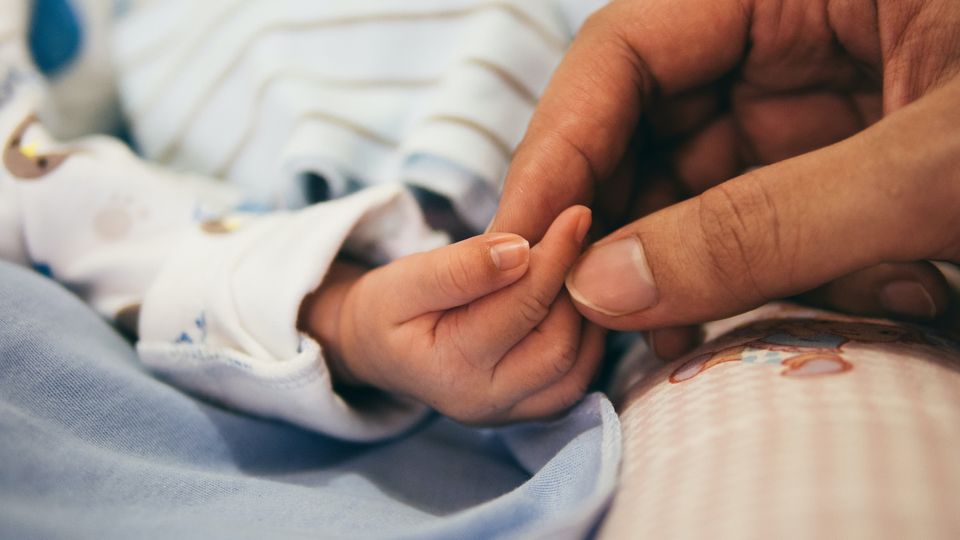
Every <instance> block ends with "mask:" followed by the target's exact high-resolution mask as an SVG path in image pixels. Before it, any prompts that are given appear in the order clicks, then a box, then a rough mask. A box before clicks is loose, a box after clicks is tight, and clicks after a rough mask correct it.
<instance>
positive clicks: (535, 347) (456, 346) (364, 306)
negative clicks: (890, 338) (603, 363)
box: [300, 207, 603, 424]
mask: <svg viewBox="0 0 960 540" xmlns="http://www.w3.org/2000/svg"><path fill="white" fill-rule="evenodd" d="M589 226H590V212H589V210H587V209H586V208H583V207H574V208H571V209H568V210H567V211H566V212H564V213H563V214H561V215H560V216H559V217H558V218H557V220H556V221H555V222H554V223H553V225H552V226H551V228H550V230H549V231H548V232H547V234H546V236H545V237H544V239H543V241H542V242H541V243H539V244H538V245H536V246H534V247H533V248H531V247H530V246H529V244H528V243H527V242H526V241H525V240H524V239H523V238H521V237H519V236H517V235H513V234H486V235H482V236H477V237H474V238H471V239H468V240H465V241H463V242H460V243H457V244H454V245H451V246H447V247H443V248H439V249H436V250H433V251H430V252H426V253H422V254H417V255H413V256H409V257H406V258H403V259H400V260H397V261H395V262H393V263H391V264H389V265H386V266H383V267H381V268H378V269H376V270H372V271H369V272H364V271H363V270H362V269H360V268H358V267H353V266H350V265H346V264H339V265H337V266H335V267H334V268H333V269H332V271H331V272H330V273H329V274H328V275H327V279H326V281H325V282H324V284H323V285H322V286H321V287H320V288H319V289H318V290H317V292H316V293H315V294H313V295H311V296H310V297H308V298H307V300H306V301H305V302H304V304H303V306H302V310H301V319H300V325H301V327H302V328H303V329H304V330H306V331H307V332H308V333H309V334H311V335H312V336H314V337H315V338H317V339H318V341H319V342H320V343H321V344H322V345H323V346H324V349H325V353H326V357H327V360H328V363H329V364H330V366H331V371H332V372H333V374H334V377H335V378H336V379H337V380H338V381H339V382H340V383H341V384H347V385H353V386H372V387H375V388H378V389H381V390H384V391H387V392H390V393H394V394H399V395H403V396H408V397H412V398H415V399H417V400H420V401H422V402H425V403H427V404H429V405H430V406H432V407H433V408H435V409H437V410H438V411H440V412H441V413H443V414H446V415H448V416H450V417H452V418H454V419H457V420H460V421H463V422H467V423H481V424H495V423H502V422H509V421H518V420H525V419H531V418H540V417H544V416H549V415H551V414H555V413H557V412H560V411H562V410H564V409H566V408H568V407H569V406H571V405H573V404H574V403H576V402H577V401H578V400H579V399H580V397H581V396H582V395H583V393H584V391H585V390H586V388H587V386H588V385H589V383H590V381H591V380H592V378H593V376H594V373H595V372H596V369H597V367H598V365H599V361H600V357H601V355H602V349H603V332H602V331H601V330H600V329H599V328H597V327H594V326H591V325H587V324H585V323H583V322H582V319H581V318H580V317H579V315H578V314H577V312H576V310H575V309H574V308H573V306H572V304H571V303H570V301H569V299H568V298H567V296H566V293H565V292H563V290H562V288H563V281H564V277H565V276H566V274H567V271H568V270H569V268H570V265H571V264H572V263H573V261H574V260H575V259H576V257H577V255H578V254H579V253H580V250H581V244H582V242H583V238H584V236H585V235H586V232H587V229H588V228H589Z"/></svg>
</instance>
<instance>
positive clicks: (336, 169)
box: [114, 0, 599, 228]
mask: <svg viewBox="0 0 960 540" xmlns="http://www.w3.org/2000/svg"><path fill="white" fill-rule="evenodd" d="M127 4H128V5H127V6H126V7H125V8H124V9H122V10H121V14H120V17H119V20H118V22H117V24H116V32H115V43H114V49H115V51H117V52H116V65H117V69H118V71H119V79H120V93H121V96H122V100H123V104H124V108H125V111H126V113H127V116H128V117H129V119H130V121H131V123H132V125H133V128H134V133H135V136H136V140H137V141H138V143H139V144H140V145H141V147H142V150H143V151H144V153H145V154H146V156H147V157H148V158H151V159H153V160H157V161H159V162H161V163H166V164H172V165H175V166H177V167H179V168H184V169H189V170H192V171H196V172H201V173H205V174H208V175H213V176H217V177H223V178H228V179H230V180H232V181H235V182H237V183H239V184H241V185H242V186H243V187H244V188H245V189H246V190H248V191H249V192H250V193H251V194H252V195H254V196H256V197H257V198H258V199H259V200H261V201H262V202H265V203H273V204H276V203H278V201H281V200H284V199H285V198H286V196H285V195H284V193H285V190H289V189H290V188H291V186H292V185H295V184H291V183H295V182H296V181H297V179H298V178H302V177H303V175H304V174H305V173H312V174H314V175H319V176H321V177H323V178H324V179H325V180H326V181H327V182H328V183H329V188H330V195H331V196H332V197H337V196H340V195H343V194H344V193H345V192H346V191H347V190H348V189H349V180H351V179H355V180H359V181H360V182H361V183H362V184H367V185H369V184H378V183H393V182H407V183H410V184H415V185H419V186H421V187H425V188H427V189H431V190H433V191H436V192H438V193H441V194H445V195H447V196H448V197H450V198H451V199H452V200H453V202H454V205H455V207H456V208H457V209H458V210H459V211H460V212H461V214H462V215H463V216H464V217H465V218H466V220H467V221H468V222H470V224H471V225H473V226H474V227H475V228H482V227H483V226H484V225H485V224H486V221H487V220H488V219H489V218H490V217H491V215H492V212H493V211H494V209H495V205H496V199H497V195H498V193H499V186H500V182H501V180H502V177H503V176H504V174H505V171H506V167H507V164H508V162H509V160H510V158H511V155H512V152H513V150H514V148H515V147H516V146H517V144H518V143H519V141H520V139H521V137H522V136H523V133H524V129H525V128H526V125H527V122H528V121H529V119H530V116H531V114H532V112H533V109H534V106H535V104H536V100H537V97H538V96H539V94H540V93H541V92H542V91H543V89H544V87H545V85H546V83H547V81H548V79H549V77H550V74H551V72H552V71H553V69H554V68H555V67H556V65H557V64H558V62H559V60H560V58H561V56H562V54H563V53H564V50H565V49H566V47H567V45H568V43H569V42H570V40H571V38H572V35H573V31H574V27H575V25H577V24H579V22H580V19H582V17H583V15H584V14H585V13H586V12H588V11H589V10H587V9H584V8H583V6H584V5H594V6H596V5H597V4H599V2H597V1H595V0H594V1H591V2H578V3H577V4H579V9H577V10H572V9H571V8H570V5H572V4H574V2H567V1H560V0H443V1H438V0H408V1H405V2H396V1H393V0H359V1H349V2H345V1H343V2H334V1H325V2H318V1H314V0H273V1H270V2H267V1H256V0H210V1H205V2H193V1H190V0H166V1H163V2H160V1H141V2H128V3H127ZM420 156H430V157H431V158H434V159H433V161H430V162H428V164H429V166H427V167H424V166H422V165H423V160H420V159H417V158H418V157H420ZM437 161H439V162H441V163H443V164H444V166H440V167H438V166H436V163H437Z"/></svg>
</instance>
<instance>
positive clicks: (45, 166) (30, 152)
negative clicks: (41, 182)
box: [3, 115, 72, 180]
mask: <svg viewBox="0 0 960 540" xmlns="http://www.w3.org/2000/svg"><path fill="white" fill-rule="evenodd" d="M35 123H37V117H36V116H35V115H30V116H28V117H27V118H26V119H24V120H23V121H22V122H20V124H19V125H18V126H17V128H16V129H14V130H13V133H12V134H11V135H10V138H9V139H8V140H7V143H6V144H5V145H4V147H3V165H4V167H6V169H7V171H9V172H10V174H12V175H13V176H14V177H15V178H17V179H18V180H38V179H40V178H43V177H44V176H46V175H48V174H50V173H51V172H53V171H55V170H56V169H57V168H58V167H60V165H62V164H63V162H64V161H66V160H67V158H69V157H70V155H71V153H72V152H69V151H67V152H43V151H41V150H40V149H39V143H38V142H37V141H31V140H29V138H28V136H27V131H28V130H29V129H30V127H31V126H32V125H33V124H35Z"/></svg>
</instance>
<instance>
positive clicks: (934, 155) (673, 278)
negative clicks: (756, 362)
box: [567, 90, 960, 330]
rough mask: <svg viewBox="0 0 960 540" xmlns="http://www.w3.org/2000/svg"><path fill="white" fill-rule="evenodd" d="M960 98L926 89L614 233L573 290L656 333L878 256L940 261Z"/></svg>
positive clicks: (584, 261)
mask: <svg viewBox="0 0 960 540" xmlns="http://www.w3.org/2000/svg"><path fill="white" fill-rule="evenodd" d="M940 93H942V92H940ZM958 93H960V92H957V91H956V90H954V91H953V92H952V94H953V96H952V97H951V96H950V95H947V96H946V98H947V99H943V98H944V96H928V98H925V100H929V101H928V102H927V103H921V102H922V101H925V100H921V102H918V103H916V104H914V105H913V106H911V107H908V108H906V109H903V110H902V111H900V112H898V113H896V114H894V115H891V116H890V117H888V118H887V119H885V120H883V121H881V122H879V123H878V124H876V125H875V126H874V127H872V128H870V129H868V130H866V131H864V132H861V133H860V134H858V135H856V136H854V137H852V138H850V139H847V140H846V141H842V142H840V143H837V144H835V145H832V146H829V147H826V148H823V149H821V150H818V151H815V152H812V153H809V154H805V155H803V156H799V157H796V158H793V159H790V160H787V161H783V162H780V163H777V164H774V165H771V166H768V167H764V168H761V169H756V170H754V171H752V172H750V173H747V174H745V175H743V176H740V177H738V178H735V179H732V180H730V181H727V182H725V183H724V184H721V185H719V186H717V187H716V188H714V189H711V190H709V191H707V192H704V193H703V194H702V195H701V196H699V197H696V198H693V199H689V200H687V201H684V202H682V203H680V204H677V205H674V206H672V207H669V208H666V209H664V210H662V211H660V212H657V213H655V214H653V215H650V216H648V217H645V218H643V219H641V220H639V221H636V222H634V223H632V224H630V225H628V226H626V227H624V228H622V229H620V230H619V231H617V232H615V233H613V234H612V235H610V236H609V237H607V238H605V239H603V240H602V241H600V242H598V243H597V244H595V246H594V247H592V248H591V249H590V250H589V251H587V252H586V253H585V254H584V255H583V256H582V257H581V259H580V260H579V261H578V262H577V264H576V265H575V266H574V268H573V270H572V271H571V272H570V274H569V276H568V278H567V288H568V289H569V291H570V295H571V297H572V298H573V299H574V300H575V302H576V304H577V307H578V309H579V310H580V311H581V312H582V313H583V314H584V315H585V316H587V317H588V318H589V319H591V320H593V321H594V322H596V323H598V324H600V325H603V326H606V327H608V328H614V329H621V330H638V329H651V328H662V327H669V326H678V325H685V324H692V323H699V322H704V321H708V320H713V319H718V318H722V317H726V316H729V315H733V314H736V313H740V312H743V311H745V310H748V309H751V308H753V307H756V306H759V305H761V304H763V303H765V302H767V301H769V300H772V299H776V298H782V297H785V296H791V295H794V294H798V293H801V292H804V291H807V290H809V289H812V288H814V287H817V286H819V285H822V284H824V283H826V282H828V281H831V280H833V279H835V278H838V277H841V276H845V275H848V274H850V273H852V272H854V271H857V270H860V269H864V268H868V267H871V266H873V265H875V264H878V263H881V262H904V261H914V260H920V259H925V258H936V257H938V256H940V255H941V254H942V253H943V250H944V246H945V245H946V243H945V240H944V233H943V231H945V230H947V231H952V232H951V234H954V235H955V234H956V215H955V214H956V212H955V211H953V208H952V207H953V201H956V200H958V196H960V189H958V186H960V182H958V173H957V171H958V170H960V167H958V165H960V163H958V161H960V160H958V158H957V155H958V154H957V149H958V144H957V143H958V141H957V140H956V139H958V137H957V136H956V132H957V130H956V129H955V127H954V126H956V125H957V124H958V122H960V114H958V113H957V112H955V110H954V109H955V105H953V106H951V105H950V104H951V103H955V99H956V97H957V94H958ZM948 94H950V93H948ZM934 97H936V98H938V99H933V98H934ZM944 134H950V136H948V137H944Z"/></svg>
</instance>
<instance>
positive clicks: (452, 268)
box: [434, 256, 473, 298]
mask: <svg viewBox="0 0 960 540" xmlns="http://www.w3.org/2000/svg"><path fill="white" fill-rule="evenodd" d="M434 272H436V275H435V279H436V283H437V286H438V287H439V288H440V292H441V294H443V295H444V296H446V297H448V298H461V297H463V296H464V295H466V294H469V292H470V289H471V287H470V285H471V284H472V283H473V279H472V274H471V271H470V265H468V264H467V263H466V262H465V261H464V258H463V257H459V256H449V257H447V260H446V261H444V264H439V265H437V266H436V267H435V270H434Z"/></svg>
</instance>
